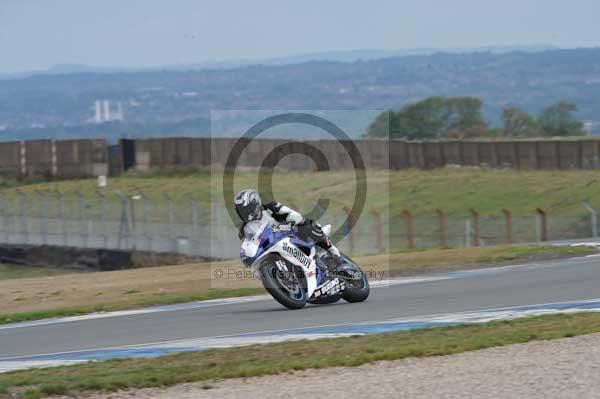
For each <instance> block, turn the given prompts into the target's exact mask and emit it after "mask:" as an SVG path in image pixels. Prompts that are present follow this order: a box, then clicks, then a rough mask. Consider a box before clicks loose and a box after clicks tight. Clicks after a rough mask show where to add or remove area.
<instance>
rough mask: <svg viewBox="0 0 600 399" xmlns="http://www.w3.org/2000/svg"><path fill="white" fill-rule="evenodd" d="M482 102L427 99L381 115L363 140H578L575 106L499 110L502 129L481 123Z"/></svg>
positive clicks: (581, 127)
mask: <svg viewBox="0 0 600 399" xmlns="http://www.w3.org/2000/svg"><path fill="white" fill-rule="evenodd" d="M482 105H483V104H482V101H481V100H480V99H479V98H475V97H440V96H436V97H429V98H427V99H425V100H421V101H417V102H414V103H411V104H407V105H405V106H404V107H402V108H401V109H399V110H397V111H393V110H389V111H385V112H382V113H381V114H380V115H379V116H377V118H376V119H375V120H374V121H373V122H372V123H371V124H370V125H369V127H368V129H367V132H366V134H365V136H366V137H390V138H406V139H414V140H422V139H436V138H475V137H480V138H481V137H484V138H485V137H489V138H493V137H507V138H509V137H554V136H582V135H585V134H586V132H585V130H584V125H583V122H581V121H580V120H578V119H577V118H576V117H575V112H576V111H577V106H576V105H575V104H573V103H569V102H564V101H560V102H557V103H555V104H552V105H550V106H548V107H546V108H544V109H543V110H542V111H541V112H540V113H539V114H538V115H532V114H530V113H528V112H527V111H525V110H523V109H520V108H518V107H516V106H513V105H508V106H505V107H504V108H503V109H502V125H501V126H500V127H490V126H489V124H488V123H487V122H486V121H485V119H484V117H483V114H482V111H481V107H482Z"/></svg>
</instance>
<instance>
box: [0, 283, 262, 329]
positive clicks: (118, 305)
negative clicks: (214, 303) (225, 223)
mask: <svg viewBox="0 0 600 399" xmlns="http://www.w3.org/2000/svg"><path fill="white" fill-rule="evenodd" d="M264 293H265V291H264V289H262V288H237V289H228V290H209V291H207V292H204V293H201V294H196V295H161V296H156V297H150V298H144V299H139V300H131V301H120V302H111V303H106V304H100V305H91V306H80V307H70V308H61V309H52V310H42V311H38V312H25V313H13V314H6V315H0V324H6V323H16V322H21V321H30V320H39V319H48V318H52V317H68V316H80V315H83V314H89V313H95V312H112V311H116V310H125V309H135V308H142V307H147V306H156V305H172V304H175V303H185V302H193V301H206V300H209V299H220V298H230V297H238V296H249V295H258V294H264Z"/></svg>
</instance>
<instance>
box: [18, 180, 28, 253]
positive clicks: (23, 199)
mask: <svg viewBox="0 0 600 399" xmlns="http://www.w3.org/2000/svg"><path fill="white" fill-rule="evenodd" d="M16 192H17V197H15V200H16V201H17V202H18V204H17V205H18V207H19V222H20V223H19V224H20V225H21V235H22V239H23V241H22V242H21V243H22V244H28V243H29V222H28V221H27V218H26V217H25V206H26V205H27V196H26V195H25V194H24V193H23V192H22V191H21V190H19V189H17V190H16Z"/></svg>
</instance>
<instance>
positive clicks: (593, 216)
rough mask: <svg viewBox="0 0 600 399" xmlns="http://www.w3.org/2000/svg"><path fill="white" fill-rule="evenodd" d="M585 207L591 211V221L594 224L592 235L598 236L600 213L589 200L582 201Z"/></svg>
mask: <svg viewBox="0 0 600 399" xmlns="http://www.w3.org/2000/svg"><path fill="white" fill-rule="evenodd" d="M581 204H582V205H583V206H584V208H585V209H587V211H588V212H589V213H590V219H591V220H590V223H591V225H592V237H593V238H598V213H597V212H596V210H595V209H594V208H592V206H591V205H590V204H589V202H587V201H583V202H582V203H581Z"/></svg>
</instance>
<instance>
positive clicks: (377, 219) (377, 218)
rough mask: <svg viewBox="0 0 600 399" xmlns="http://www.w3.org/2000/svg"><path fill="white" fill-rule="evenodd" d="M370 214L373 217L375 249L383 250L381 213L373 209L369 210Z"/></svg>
mask: <svg viewBox="0 0 600 399" xmlns="http://www.w3.org/2000/svg"><path fill="white" fill-rule="evenodd" d="M371 215H373V216H374V217H375V235H376V238H377V244H376V249H377V251H379V252H380V253H381V252H385V247H384V245H383V223H382V222H381V213H380V212H379V211H378V210H376V209H373V210H372V211H371Z"/></svg>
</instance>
